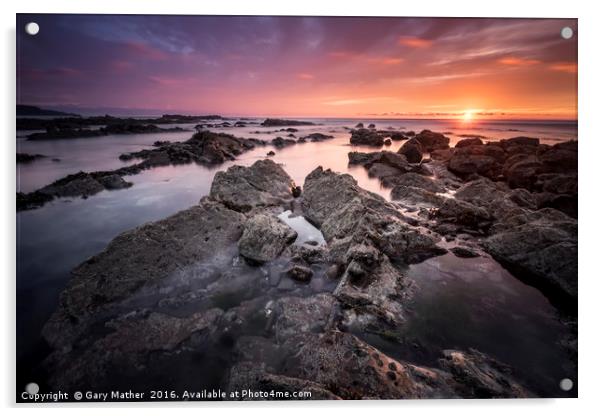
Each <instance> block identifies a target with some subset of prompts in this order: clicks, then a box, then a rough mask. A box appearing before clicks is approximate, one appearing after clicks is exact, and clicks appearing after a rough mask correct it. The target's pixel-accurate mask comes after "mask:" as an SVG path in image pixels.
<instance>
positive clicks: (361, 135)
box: [349, 128, 385, 147]
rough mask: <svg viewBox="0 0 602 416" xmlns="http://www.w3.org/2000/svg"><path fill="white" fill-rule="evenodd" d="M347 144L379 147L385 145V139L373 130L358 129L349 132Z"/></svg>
mask: <svg viewBox="0 0 602 416" xmlns="http://www.w3.org/2000/svg"><path fill="white" fill-rule="evenodd" d="M349 143H351V144H353V145H364V146H378V147H380V146H382V145H383V144H384V143H385V139H384V138H383V136H382V135H380V134H378V132H376V131H374V130H369V129H363V128H360V129H357V130H353V131H352V132H351V138H350V139H349Z"/></svg>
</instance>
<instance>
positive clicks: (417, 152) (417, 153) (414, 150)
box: [397, 137, 423, 163]
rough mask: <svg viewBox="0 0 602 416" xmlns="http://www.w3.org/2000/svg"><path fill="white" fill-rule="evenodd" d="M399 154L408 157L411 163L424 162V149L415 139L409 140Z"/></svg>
mask: <svg viewBox="0 0 602 416" xmlns="http://www.w3.org/2000/svg"><path fill="white" fill-rule="evenodd" d="M397 153H399V154H402V155H404V156H405V157H406V159H407V160H408V162H410V163H420V161H421V160H422V153H423V148H422V145H421V144H420V142H419V141H418V139H416V138H415V137H414V138H413V139H410V140H408V141H407V142H405V143H404V144H403V146H401V147H400V148H399V150H398V151H397Z"/></svg>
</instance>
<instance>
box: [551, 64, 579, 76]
mask: <svg viewBox="0 0 602 416" xmlns="http://www.w3.org/2000/svg"><path fill="white" fill-rule="evenodd" d="M548 68H550V69H551V70H552V71H560V72H568V73H569V74H576V73H577V63H576V62H557V63H555V64H551V65H550V66H549V67H548Z"/></svg>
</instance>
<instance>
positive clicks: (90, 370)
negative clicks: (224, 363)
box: [46, 309, 222, 390]
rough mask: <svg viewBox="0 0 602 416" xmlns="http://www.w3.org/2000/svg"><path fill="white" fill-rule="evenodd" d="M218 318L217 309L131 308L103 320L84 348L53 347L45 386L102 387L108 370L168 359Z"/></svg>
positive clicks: (108, 379) (108, 380) (147, 372)
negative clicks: (169, 311)
mask: <svg viewBox="0 0 602 416" xmlns="http://www.w3.org/2000/svg"><path fill="white" fill-rule="evenodd" d="M221 316H222V311H221V310H220V309H210V310H208V311H206V312H197V313H194V314H191V315H190V316H188V317H185V318H176V317H173V316H169V315H166V314H162V313H157V312H151V311H148V310H135V311H133V312H130V313H128V314H126V315H123V316H120V317H118V318H114V319H112V320H109V321H108V322H107V323H106V324H105V328H103V330H102V333H101V334H100V338H99V339H94V338H92V339H91V340H87V341H88V345H86V347H85V348H84V349H80V350H64V351H61V350H57V351H55V352H53V353H52V354H51V355H50V356H49V357H48V358H47V359H46V365H47V367H50V369H51V372H52V374H51V377H50V384H51V385H52V386H60V388H62V389H65V390H76V389H79V388H81V389H83V388H87V389H95V390H102V389H104V388H106V387H107V386H109V385H114V383H115V380H114V379H113V378H112V376H113V375H114V374H120V375H122V376H123V375H125V374H132V373H139V372H140V371H141V369H142V368H144V367H145V366H146V365H148V363H149V361H150V360H151V359H152V360H154V361H155V362H156V361H158V360H160V359H161V358H169V357H170V355H173V354H174V353H175V354H177V353H179V352H180V350H181V346H182V345H183V344H186V343H187V342H190V340H191V339H193V338H194V337H195V335H198V334H200V333H202V332H213V331H214V330H215V328H216V323H217V321H218V319H219V318H220V317H221ZM151 357H152V358H151ZM160 368H161V367H160V366H157V367H156V368H153V367H152V366H151V367H150V368H148V369H145V370H144V374H145V376H146V377H149V376H150V375H151V374H152V373H153V371H154V372H156V371H157V370H158V369H159V370H158V371H161V370H160ZM156 375H158V374H155V376H156Z"/></svg>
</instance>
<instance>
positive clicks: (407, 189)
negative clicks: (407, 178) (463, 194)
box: [391, 185, 445, 207]
mask: <svg viewBox="0 0 602 416" xmlns="http://www.w3.org/2000/svg"><path fill="white" fill-rule="evenodd" d="M391 199H392V200H394V201H403V202H404V203H405V204H406V205H410V206H412V207H414V206H424V207H438V206H440V205H441V204H442V203H443V202H444V201H445V198H444V197H442V196H440V195H437V194H435V193H434V192H431V191H428V190H426V189H424V188H417V187H415V186H408V185H395V187H394V188H393V189H392V190H391Z"/></svg>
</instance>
